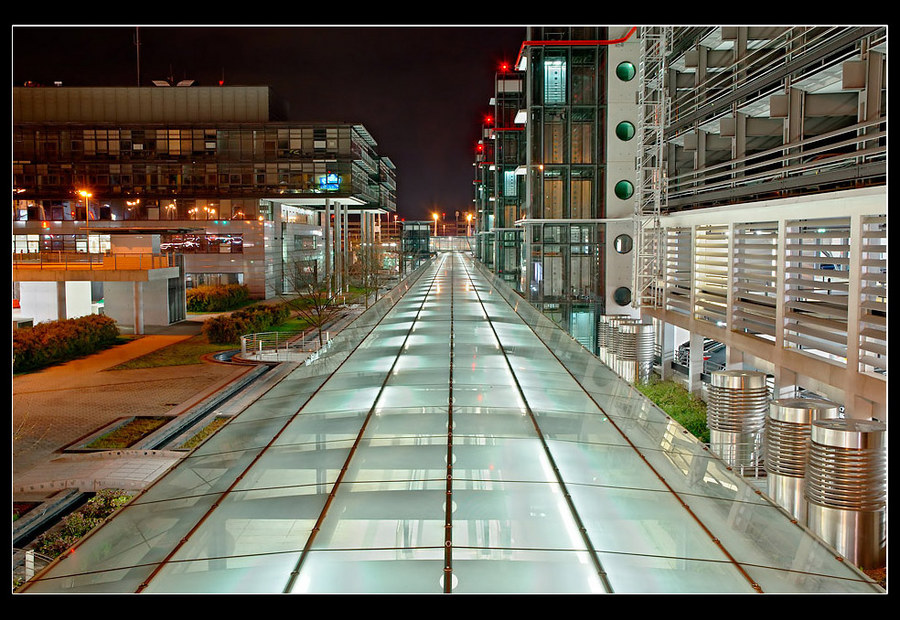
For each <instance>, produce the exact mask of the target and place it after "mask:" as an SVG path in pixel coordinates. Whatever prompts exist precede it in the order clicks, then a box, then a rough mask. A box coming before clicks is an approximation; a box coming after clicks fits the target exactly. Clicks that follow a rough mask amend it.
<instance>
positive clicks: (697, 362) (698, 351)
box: [688, 333, 703, 395]
mask: <svg viewBox="0 0 900 620" xmlns="http://www.w3.org/2000/svg"><path fill="white" fill-rule="evenodd" d="M690 351H691V355H690V362H689V363H688V386H689V388H688V389H689V391H690V392H691V394H697V395H699V394H700V391H701V389H702V388H703V379H702V377H701V376H700V374H701V373H702V372H703V336H701V335H700V334H696V333H691V338H690Z"/></svg>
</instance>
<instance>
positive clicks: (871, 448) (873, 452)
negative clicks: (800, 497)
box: [806, 419, 887, 569]
mask: <svg viewBox="0 0 900 620" xmlns="http://www.w3.org/2000/svg"><path fill="white" fill-rule="evenodd" d="M810 440H811V443H810V451H809V463H808V466H807V469H806V500H807V502H808V508H807V511H808V512H807V526H808V527H809V528H810V529H811V530H812V531H813V532H815V533H816V534H818V535H819V536H820V537H822V539H824V540H825V541H826V542H828V543H830V544H831V545H832V546H833V547H834V548H835V549H837V550H838V552H840V553H841V555H843V556H844V557H845V558H847V559H848V560H850V561H851V562H853V563H854V564H856V565H857V566H859V567H861V568H865V569H870V568H881V567H883V566H884V565H885V555H886V553H885V552H886V518H885V517H886V504H887V456H886V449H887V437H886V425H885V424H884V423H882V422H877V421H874V420H854V419H829V420H817V421H815V422H813V426H812V430H811V432H810Z"/></svg>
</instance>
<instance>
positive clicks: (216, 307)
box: [185, 284, 250, 312]
mask: <svg viewBox="0 0 900 620" xmlns="http://www.w3.org/2000/svg"><path fill="white" fill-rule="evenodd" d="M185 296H186V297H187V309H188V312H225V311H227V310H234V309H235V308H239V307H241V306H243V305H244V304H246V303H247V302H248V301H249V300H250V291H249V289H248V288H247V287H246V286H244V285H243V284H218V285H211V286H195V287H194V288H189V289H188V290H187V291H186V292H185Z"/></svg>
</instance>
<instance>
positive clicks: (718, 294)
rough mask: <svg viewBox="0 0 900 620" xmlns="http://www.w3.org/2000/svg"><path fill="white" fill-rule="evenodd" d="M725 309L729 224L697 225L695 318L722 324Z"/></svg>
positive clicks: (725, 312) (726, 299) (726, 302)
mask: <svg viewBox="0 0 900 620" xmlns="http://www.w3.org/2000/svg"><path fill="white" fill-rule="evenodd" d="M727 309H728V227H727V226H701V227H698V228H697V232H696V240H695V250H694V309H693V311H694V318H695V319H699V320H701V321H709V322H710V323H717V324H718V323H721V324H724V323H725V320H726V318H727V311H728V310H727Z"/></svg>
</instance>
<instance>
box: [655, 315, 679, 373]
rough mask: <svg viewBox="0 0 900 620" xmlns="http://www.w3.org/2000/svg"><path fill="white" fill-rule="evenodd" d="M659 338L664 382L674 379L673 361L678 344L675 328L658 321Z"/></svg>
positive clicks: (660, 320)
mask: <svg viewBox="0 0 900 620" xmlns="http://www.w3.org/2000/svg"><path fill="white" fill-rule="evenodd" d="M656 324H657V337H658V339H659V355H660V370H659V373H660V378H661V379H663V380H667V379H671V378H672V360H674V359H675V351H676V350H677V349H678V343H677V342H675V326H674V325H672V324H671V323H666V322H665V321H663V320H662V319H659V320H657V322H656Z"/></svg>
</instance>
